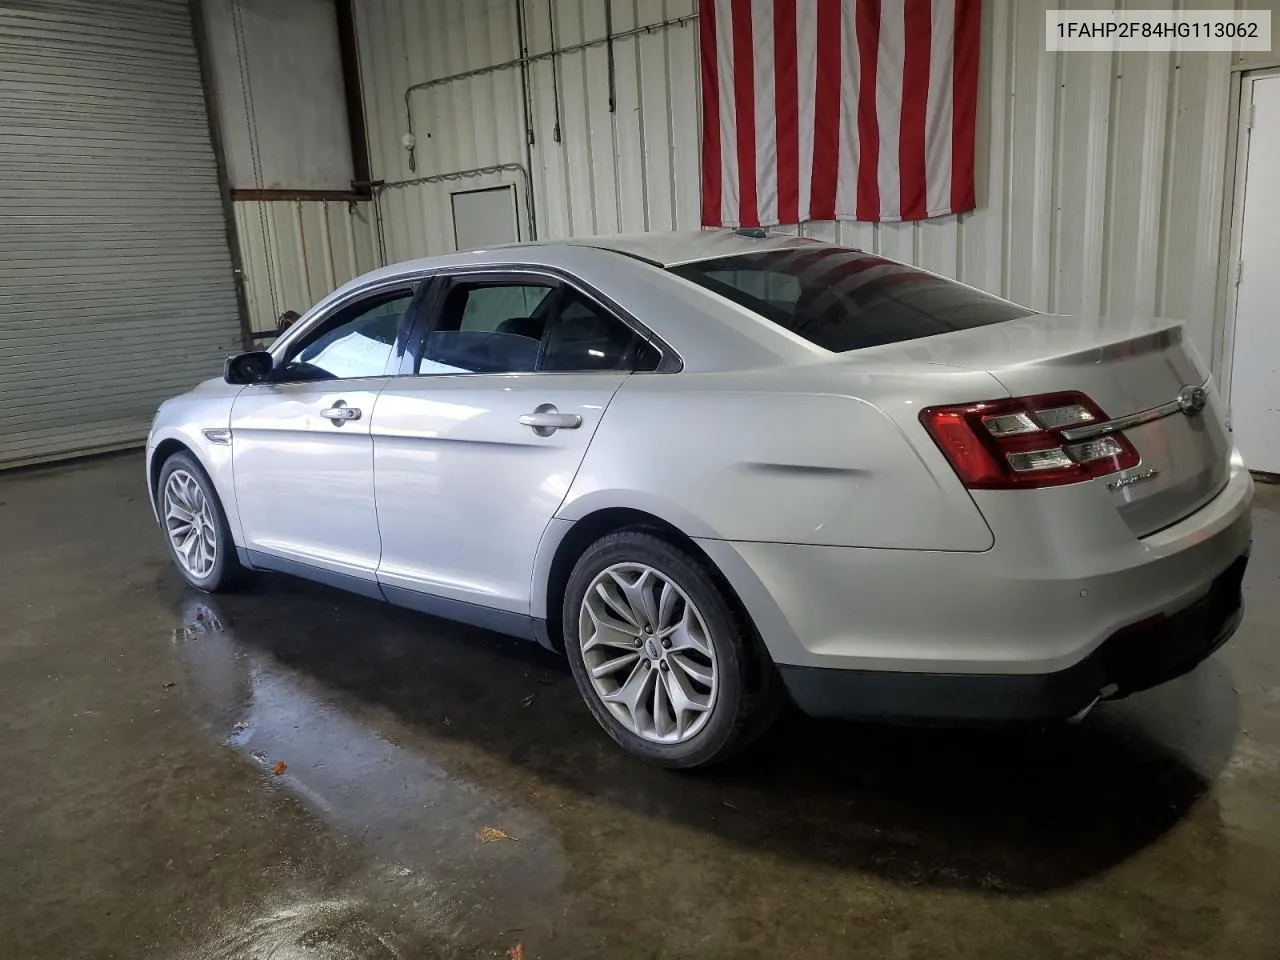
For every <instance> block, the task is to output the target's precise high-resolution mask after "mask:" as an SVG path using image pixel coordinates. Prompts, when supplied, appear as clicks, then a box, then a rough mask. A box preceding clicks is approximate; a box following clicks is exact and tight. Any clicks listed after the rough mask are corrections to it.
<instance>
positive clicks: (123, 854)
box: [0, 455, 1280, 960]
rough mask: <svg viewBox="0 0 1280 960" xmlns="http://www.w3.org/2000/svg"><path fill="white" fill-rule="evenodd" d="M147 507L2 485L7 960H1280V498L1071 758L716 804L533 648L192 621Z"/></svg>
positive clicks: (217, 618) (457, 630)
mask: <svg viewBox="0 0 1280 960" xmlns="http://www.w3.org/2000/svg"><path fill="white" fill-rule="evenodd" d="M141 473H142V468H141V459H140V457H138V456H136V455H128V456H121V457H117V458H111V459H103V460H97V461H88V462H84V463H80V464H76V465H71V466H63V467H58V468H50V469H45V470H39V471H31V472H26V473H21V474H10V475H6V476H3V477H0V956H5V957H14V958H23V960H44V958H49V960H53V958H57V960H67V958H78V957H95V958H97V957H118V958H194V960H295V958H315V960H339V958H340V960H348V958H361V960H364V958H370V960H382V958H395V957H399V958H444V957H449V958H453V957H504V956H508V951H509V950H510V951H513V953H512V954H511V955H515V954H514V950H515V948H516V946H517V945H521V947H522V950H523V956H524V957H526V958H530V960H532V958H579V957H581V958H587V957H609V958H617V960H623V958H633V957H646V958H648V957H733V958H739V960H741V958H756V957H786V958H795V957H815V958H825V957H833V958H834V957H841V958H844V957H855V956H856V957H876V958H886V957H957V958H970V957H971V958H975V960H979V958H980V960H1001V958H1016V960H1026V958H1028V957H1033V958H1037V960H1044V958H1068V957H1070V958H1086V957H1087V958H1093V957H1117V958H1119V957H1144V958H1146V957H1150V958H1156V957H1159V958H1190V957H1231V958H1252V957H1260V958H1261V957H1266V958H1275V957H1276V956H1280V952H1278V951H1280V948H1278V947H1277V942H1280V647H1278V646H1277V639H1278V638H1280V490H1276V489H1274V488H1273V489H1267V488H1262V489H1260V493H1259V504H1258V508H1257V511H1256V514H1255V516H1256V533H1255V548H1254V560H1253V564H1252V567H1251V568H1250V571H1249V574H1248V578H1247V580H1246V600H1247V603H1248V613H1247V616H1246V619H1245V623H1244V626H1243V627H1242V629H1241V630H1240V632H1239V634H1238V635H1237V637H1236V638H1235V639H1234V640H1233V641H1232V642H1231V643H1230V644H1229V645H1228V646H1227V648H1225V649H1224V650H1223V651H1222V652H1220V653H1219V654H1218V655H1216V656H1215V657H1213V658H1212V659H1211V660H1209V661H1208V662H1207V663H1205V664H1204V665H1202V666H1201V667H1200V669H1198V670H1197V671H1196V672H1195V673H1193V674H1192V675H1190V676H1188V677H1186V678H1183V679H1181V680H1179V681H1176V682H1174V683H1172V684H1169V685H1167V686H1165V687H1163V688H1161V689H1158V690H1155V691H1151V692H1149V693H1146V694H1143V695H1140V696H1137V697H1134V698H1131V699H1130V700H1128V701H1125V702H1123V703H1120V704H1115V705H1108V706H1105V707H1103V708H1101V709H1100V710H1098V711H1097V712H1096V713H1095V714H1094V715H1093V716H1091V717H1090V718H1089V719H1088V720H1087V721H1086V722H1085V723H1084V724H1083V725H1081V726H1080V727H1078V728H1070V729H1060V730H1055V731H1051V732H1045V731H1026V730H1024V731H1005V732H994V731H973V730H970V731H944V730H904V729H893V728H887V727H878V726H868V725H852V724H842V723H829V722H828V723H817V722H813V721H810V720H807V719H804V718H802V717H798V716H789V717H787V718H786V719H785V720H784V722H783V723H782V724H781V725H780V726H779V728H778V729H777V730H776V731H775V732H774V733H773V734H772V735H770V736H769V737H768V738H767V739H766V740H765V741H764V742H763V743H761V744H760V745H759V746H758V747H757V748H756V749H755V750H753V751H751V752H750V753H749V754H748V755H746V756H744V757H742V758H741V759H739V760H737V761H735V762H733V763H732V764H731V765H729V766H726V767H723V768H720V769H716V770H713V771H712V772H708V773H697V774H688V773H684V774H681V773H672V772H667V771H662V770H656V769H651V768H648V767H645V766H643V765H641V764H640V763H638V762H637V761H634V760H631V759H629V758H628V757H626V756H624V755H623V754H622V753H620V752H619V751H618V750H617V749H616V748H615V747H614V746H613V745H612V744H611V742H610V741H608V740H607V738H606V737H605V735H604V734H603V733H602V732H601V731H600V730H599V729H597V727H596V725H595V723H594V722H593V721H592V719H591V718H590V716H589V715H588V714H587V711H586V709H585V708H584V707H583V706H581V704H580V703H579V701H578V698H577V694H576V692H575V690H574V687H573V683H572V681H571V679H570V677H569V675H568V672H567V670H566V668H565V667H564V666H563V664H562V662H561V661H559V660H558V659H557V658H556V657H554V656H551V655H549V654H545V653H543V652H542V651H540V650H538V649H535V648H533V647H532V646H530V645H527V644H521V643H519V642H517V641H514V640H508V639H505V638H503V637H499V636H496V635H493V634H488V633H485V632H483V631H479V630H472V629H469V628H464V627H458V626H454V625H451V624H448V623H445V622H442V621H438V620H434V619H431V618H428V617H424V616H420V615H417V614H412V613H407V612H402V611H398V610H394V609H392V608H390V607H388V606H385V605H381V604H378V603H375V602H372V601H367V600H364V599H360V598H355V597H349V596H345V595H341V594H337V593H333V592H331V591H326V590H324V589H322V588H319V587H314V586H311V585H308V584H305V583H301V582H299V581H294V580H290V579H287V578H284V577H263V578H261V579H260V580H259V581H258V582H257V583H256V585H255V586H254V587H252V588H251V589H250V590H249V591H247V592H245V593H243V594H239V595H236V596H233V597H227V598H217V599H215V600H212V601H210V600H209V599H207V598H203V597H201V596H199V595H197V594H195V593H193V592H191V591H189V590H187V589H186V588H185V587H183V586H182V585H181V583H180V581H179V578H178V576H177V574H176V573H175V572H174V571H173V570H172V569H171V568H170V565H169V561H168V559H167V557H166V554H165V551H164V547H163V544H162V542H161V539H160V536H159V534H158V532H157V530H156V528H155V527H154V526H153V524H152V522H151V521H150V519H149V517H148V514H147V507H146V502H145V493H144V491H143V489H142V485H141ZM281 762H283V763H284V764H285V768H284V772H282V773H279V774H277V773H275V772H274V770H275V769H277V767H276V765H277V764H278V763H281ZM486 827H493V828H496V829H498V830H501V831H503V832H504V833H505V834H507V835H508V836H509V837H511V838H512V839H504V840H497V841H494V842H481V841H480V840H478V839H477V834H478V832H481V831H482V830H483V828H486Z"/></svg>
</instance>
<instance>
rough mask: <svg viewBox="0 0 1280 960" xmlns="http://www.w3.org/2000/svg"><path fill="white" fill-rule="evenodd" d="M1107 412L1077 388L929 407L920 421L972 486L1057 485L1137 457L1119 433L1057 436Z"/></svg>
mask: <svg viewBox="0 0 1280 960" xmlns="http://www.w3.org/2000/svg"><path fill="white" fill-rule="evenodd" d="M1106 420H1107V416H1106V415H1105V414H1104V413H1103V412H1102V411H1101V410H1100V409H1099V408H1098V405H1097V404H1095V403H1094V402H1093V401H1092V400H1090V399H1089V398H1088V397H1086V396H1085V395H1084V394H1082V393H1075V392H1068V393H1045V394H1040V395H1038V396H1034V397H1013V398H1011V399H1009V400H989V401H986V402H984V403H967V404H960V405H958V406H952V407H929V408H928V409H926V410H922V411H921V412H920V421H921V422H922V423H923V424H924V427H925V429H926V430H928V431H929V435H930V436H932V437H933V439H934V441H935V442H936V443H937V444H938V446H939V447H941V448H942V452H943V453H944V454H945V455H946V457H947V460H948V461H950V463H951V466H952V467H954V468H955V471H956V473H957V474H958V475H959V476H960V480H961V482H963V483H964V485H965V486H966V487H968V488H969V489H971V490H1010V489H1025V488H1029V487H1056V486H1060V485H1062V484H1065V483H1079V482H1080V481H1082V480H1092V479H1093V478H1094V477H1101V476H1105V475H1106V474H1108V473H1115V472H1116V471H1117V470H1127V469H1128V468H1129V467H1132V466H1136V465H1137V463H1138V461H1139V460H1140V459H1141V458H1140V457H1139V456H1138V451H1137V450H1135V449H1134V448H1133V444H1131V443H1130V442H1129V441H1128V440H1127V439H1126V438H1125V436H1124V435H1123V434H1121V433H1111V434H1105V435H1104V436H1101V437H1094V438H1092V439H1090V440H1084V441H1081V442H1078V443H1072V442H1070V441H1068V440H1066V439H1065V438H1064V437H1063V436H1062V433H1063V431H1064V430H1070V429H1071V428H1072V427H1079V426H1083V425H1084V424H1087V423H1102V422H1105V421H1106Z"/></svg>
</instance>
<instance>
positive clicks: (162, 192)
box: [0, 0, 241, 466]
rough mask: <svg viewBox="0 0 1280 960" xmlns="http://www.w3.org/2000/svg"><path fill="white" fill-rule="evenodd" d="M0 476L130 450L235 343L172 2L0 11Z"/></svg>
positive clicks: (189, 46) (217, 204)
mask: <svg viewBox="0 0 1280 960" xmlns="http://www.w3.org/2000/svg"><path fill="white" fill-rule="evenodd" d="M0 185H2V186H0V408H3V409H4V411H5V416H4V418H3V420H2V421H0V466H6V465H13V464H16V463H24V462H34V461H39V460H46V459H54V458H57V457H60V456H66V455H70V454H75V453H80V452H86V451H89V450H94V449H104V448H110V447H116V446H121V445H127V444H129V443H135V442H137V441H139V440H140V439H142V438H143V437H144V436H145V434H146V430H147V427H148V424H149V422H150V419H151V416H152V414H153V413H154V412H155V408H156V406H157V405H158V404H159V403H160V401H162V400H163V399H164V398H166V397H168V396H170V395H172V394H174V393H177V392H180V391H182V390H184V389H187V388H188V387H190V386H191V385H192V384H194V383H195V382H197V381H199V380H201V379H203V378H205V377H208V376H213V375H216V374H217V372H218V371H219V369H220V367H221V363H222V360H223V358H224V357H225V356H226V355H227V354H228V353H230V352H232V351H234V350H235V349H236V348H237V346H238V344H239V342H240V333H241V331H240V321H239V316H238V312H237V307H236V297H235V288H234V284H233V280H232V271H231V257H230V252H229V250H228V247H227V224H226V220H225V215H224V208H223V206H222V199H221V195H220V193H219V188H218V179H217V171H216V167H215V163H214V156H213V151H212V148H211V147H210V142H209V128H208V121H207V118H206V114H205V102H204V94H203V90H202V87H201V78H200V70H199V62H198V60H197V57H196V51H195V46H194V43H193V40H192V25H191V20H190V13H189V9H188V6H187V3H186V0H118V2H113V3H111V4H102V3H97V2H90V0H27V2H24V3H23V4H21V5H19V6H12V5H11V6H8V7H0Z"/></svg>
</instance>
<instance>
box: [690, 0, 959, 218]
mask: <svg viewBox="0 0 1280 960" xmlns="http://www.w3.org/2000/svg"><path fill="white" fill-rule="evenodd" d="M699 19H700V21H701V27H700V31H701V60H702V222H703V224H704V225H706V226H732V227H756V226H769V225H771V224H778V223H799V222H801V221H804V220H920V219H923V218H925V217H937V216H942V215H943V214H949V213H959V212H961V211H964V210H972V209H973V207H974V205H975V204H974V196H973V140H974V124H975V117H976V114H977V103H978V44H979V41H978V34H979V28H980V21H981V9H980V0H702V3H701V16H700V18H699Z"/></svg>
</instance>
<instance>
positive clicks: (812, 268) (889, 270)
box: [671, 247, 1030, 353]
mask: <svg viewBox="0 0 1280 960" xmlns="http://www.w3.org/2000/svg"><path fill="white" fill-rule="evenodd" d="M671 272H672V273H675V274H677V275H678V276H681V277H684V278H685V279H686V280H692V281H693V282H694V283H696V284H698V285H699V286H703V287H706V288H707V289H708V290H711V291H712V292H714V293H718V294H720V295H721V296H723V297H727V298H728V299H730V300H732V301H734V302H735V303H738V304H741V305H742V306H744V307H746V308H747V309H749V310H753V311H754V312H756V313H758V314H760V315H761V316H762V317H765V318H766V319H768V320H771V321H773V322H774V323H776V324H777V325H778V326H780V327H783V328H785V329H787V330H790V331H791V332H792V333H794V334H798V335H799V336H801V337H804V338H805V339H806V340H808V341H809V342H810V343H813V344H816V345H817V346H819V347H822V348H823V349H825V350H832V351H834V352H836V353H844V352H845V351H847V350H860V349H862V348H863V347H875V346H879V345H881V344H885V343H900V342H902V341H904V340H918V339H920V338H921V337H933V336H937V335H938V334H940V333H950V332H952V331H953V330H968V329H969V328H971V327H982V326H986V325H987V324H991V323H1003V322H1004V321H1006V320H1014V319H1016V318H1018V317H1025V316H1028V315H1029V314H1030V311H1029V310H1027V309H1026V308H1025V307H1019V306H1017V305H1015V304H1011V303H1006V302H1005V301H1003V300H999V299H997V298H996V297H992V296H989V295H988V294H985V293H981V292H979V291H977V290H971V289H970V288H968V287H966V286H963V285H961V284H959V283H955V282H953V281H951V280H946V279H943V278H942V277H935V276H933V275H932V274H928V273H925V272H924V271H923V270H917V269H915V268H914V267H908V266H904V265H902V264H900V263H894V262H893V261H891V260H885V259H883V258H881V257H876V256H872V255H871V254H867V253H861V252H859V251H857V250H842V249H839V248H829V247H828V248H823V249H821V250H766V251H762V252H760V253H748V254H743V255H741V256H736V257H722V258H720V259H717V260H704V261H700V262H698V263H687V264H683V265H681V266H678V267H673V268H671Z"/></svg>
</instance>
